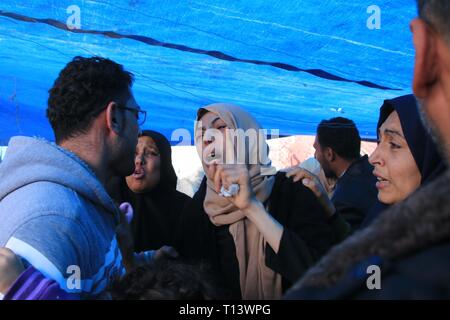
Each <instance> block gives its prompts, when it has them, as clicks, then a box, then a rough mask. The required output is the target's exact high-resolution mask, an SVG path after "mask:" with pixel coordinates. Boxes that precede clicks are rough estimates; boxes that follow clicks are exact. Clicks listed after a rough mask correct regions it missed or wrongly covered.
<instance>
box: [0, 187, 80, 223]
mask: <svg viewBox="0 0 450 320" xmlns="http://www.w3.org/2000/svg"><path fill="white" fill-rule="evenodd" d="M86 209H87V208H86V203H85V201H83V199H81V197H80V196H79V195H78V194H77V193H76V192H75V191H74V190H72V189H71V188H68V187H66V186H63V185H61V184H58V183H53V182H50V181H38V182H35V183H31V184H28V185H26V186H23V187H21V188H19V189H17V190H16V191H14V192H12V193H11V194H9V195H8V196H6V197H5V198H3V199H2V201H1V202H0V216H6V215H8V216H11V219H10V220H11V221H13V220H14V223H19V222H20V221H22V222H25V221H29V220H32V219H36V218H38V217H45V216H47V217H48V218H49V219H50V218H52V217H55V216H58V217H60V218H61V219H63V218H66V219H69V220H73V221H74V222H75V221H81V220H82V217H81V216H83V215H84V214H85V213H84V212H85V211H86ZM11 212H14V215H11ZM41 220H42V218H41Z"/></svg>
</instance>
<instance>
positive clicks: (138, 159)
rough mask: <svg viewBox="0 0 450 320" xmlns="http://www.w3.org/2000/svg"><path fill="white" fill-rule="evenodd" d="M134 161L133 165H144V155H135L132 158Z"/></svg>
mask: <svg viewBox="0 0 450 320" xmlns="http://www.w3.org/2000/svg"><path fill="white" fill-rule="evenodd" d="M134 163H135V165H144V164H145V161H144V157H143V156H141V155H137V156H136V158H135V159H134Z"/></svg>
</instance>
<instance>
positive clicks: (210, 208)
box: [195, 103, 282, 299]
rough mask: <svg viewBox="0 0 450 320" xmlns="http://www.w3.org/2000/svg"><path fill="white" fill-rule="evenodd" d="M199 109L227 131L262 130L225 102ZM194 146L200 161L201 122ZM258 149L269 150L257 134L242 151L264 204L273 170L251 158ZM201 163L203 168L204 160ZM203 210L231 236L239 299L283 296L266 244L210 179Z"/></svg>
mask: <svg viewBox="0 0 450 320" xmlns="http://www.w3.org/2000/svg"><path fill="white" fill-rule="evenodd" d="M202 109H203V110H206V111H209V112H212V113H214V114H216V115H218V116H219V117H220V118H221V119H222V120H223V121H224V122H225V123H226V125H227V127H228V129H243V130H244V131H247V130H249V129H253V130H256V132H260V130H261V129H262V128H261V126H260V125H259V124H258V122H257V121H256V120H255V119H254V118H253V117H252V116H251V115H250V114H249V113H247V112H246V111H245V110H243V109H242V108H240V107H238V106H236V105H232V104H224V103H217V104H211V105H208V106H206V107H203V108H201V109H199V113H198V114H199V115H200V112H201V111H202ZM198 120H199V119H198ZM227 141H230V140H229V138H227ZM195 144H196V146H197V151H198V153H199V155H200V159H202V155H203V150H202V145H203V144H202V131H201V123H200V122H198V123H197V125H196V127H195ZM230 147H231V148H234V147H235V146H233V143H231V142H230V143H227V147H226V148H227V150H229V148H230ZM260 148H265V149H264V151H266V150H268V147H267V143H266V139H265V135H258V139H257V140H255V139H250V141H249V143H248V148H245V155H246V158H245V159H247V161H246V162H247V163H246V165H247V167H248V170H249V175H250V182H251V185H252V188H253V191H254V192H255V195H256V198H257V199H258V200H260V201H261V202H264V201H266V200H267V199H268V198H269V196H270V193H271V192H272V187H273V184H274V182H275V178H274V177H273V176H269V175H267V173H271V174H274V172H275V170H274V169H273V168H272V167H271V165H270V161H268V162H267V163H266V164H262V163H261V159H264V158H262V157H256V158H255V157H253V158H252V157H251V156H252V155H254V154H255V152H258V151H259V149H260ZM234 151H236V150H234ZM227 152H228V151H227ZM249 159H257V161H253V163H255V162H256V164H249V163H248V162H249V161H248V160H249ZM202 164H203V165H204V162H203V161H202ZM262 173H263V174H262ZM203 207H204V209H205V212H206V213H207V214H208V216H209V219H210V220H211V222H212V223H213V224H215V225H217V226H220V225H229V231H230V233H231V235H232V236H233V240H234V244H235V246H236V256H237V259H238V262H239V276H240V285H241V293H242V298H243V299H279V298H280V297H281V294H282V292H281V275H279V274H277V273H275V272H274V271H273V270H272V269H270V268H268V267H267V266H266V263H265V247H266V241H265V240H264V238H263V236H262V235H261V234H260V232H259V231H258V229H257V228H256V226H255V225H254V224H253V223H252V222H251V221H250V220H248V219H246V218H245V216H244V214H243V213H242V212H241V211H240V210H239V209H238V208H236V207H235V206H234V205H233V204H232V203H231V202H230V201H229V200H228V199H226V198H225V197H222V196H221V195H219V194H218V193H217V192H216V191H215V190H214V183H213V181H211V180H210V179H209V178H208V180H207V189H206V197H205V201H204V203H203Z"/></svg>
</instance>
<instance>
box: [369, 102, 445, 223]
mask: <svg viewBox="0 0 450 320" xmlns="http://www.w3.org/2000/svg"><path fill="white" fill-rule="evenodd" d="M377 136H378V141H379V142H378V146H377V148H376V149H375V151H374V152H373V153H372V155H371V156H370V159H369V161H370V162H371V164H372V165H373V166H374V167H375V170H374V174H375V176H377V178H378V182H377V188H378V202H377V203H376V205H375V206H374V207H373V208H372V210H371V211H370V212H369V214H368V215H367V216H366V218H365V220H364V221H363V223H362V227H365V226H367V225H369V224H370V223H371V222H372V221H373V219H375V218H376V217H377V216H378V215H379V214H380V213H381V212H382V211H384V210H385V209H386V208H388V207H389V206H391V205H393V204H396V203H398V202H400V201H403V200H405V199H406V198H407V197H408V196H409V195H410V194H412V193H413V192H414V191H415V190H417V189H418V188H419V187H420V186H423V185H425V184H427V183H429V182H430V181H432V180H433V179H435V178H436V177H437V176H439V175H440V174H441V173H443V172H444V171H445V165H444V163H443V161H442V159H441V157H440V155H439V154H438V151H437V149H436V145H435V144H434V141H433V140H432V137H431V136H430V135H429V134H428V133H427V131H426V129H425V127H424V126H423V124H422V122H421V119H420V114H419V110H418V108H417V105H416V99H415V97H414V96H413V95H406V96H401V97H398V98H395V99H392V100H385V101H384V104H383V105H382V106H381V109H380V118H379V120H378V125H377Z"/></svg>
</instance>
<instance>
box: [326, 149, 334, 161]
mask: <svg viewBox="0 0 450 320" xmlns="http://www.w3.org/2000/svg"><path fill="white" fill-rule="evenodd" d="M324 151H325V152H324V154H325V159H326V160H327V161H328V162H333V161H334V160H335V159H336V154H335V153H334V151H333V149H331V148H330V147H326V148H325V150H324Z"/></svg>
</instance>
